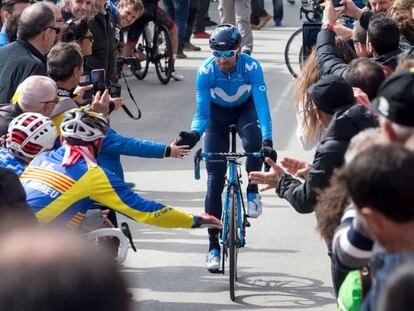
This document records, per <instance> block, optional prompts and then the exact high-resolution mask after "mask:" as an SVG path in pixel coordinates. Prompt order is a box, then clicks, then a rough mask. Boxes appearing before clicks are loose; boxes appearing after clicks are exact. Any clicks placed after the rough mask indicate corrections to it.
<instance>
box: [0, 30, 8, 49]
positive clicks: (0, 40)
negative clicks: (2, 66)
mask: <svg viewBox="0 0 414 311" xmlns="http://www.w3.org/2000/svg"><path fill="white" fill-rule="evenodd" d="M9 43H10V42H9V38H8V37H7V35H6V32H5V31H0V47H2V46H5V45H6V44H9Z"/></svg>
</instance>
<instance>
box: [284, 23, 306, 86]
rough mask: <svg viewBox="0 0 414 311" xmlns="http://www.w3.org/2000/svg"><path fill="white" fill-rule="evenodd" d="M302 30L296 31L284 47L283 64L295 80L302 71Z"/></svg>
mask: <svg viewBox="0 0 414 311" xmlns="http://www.w3.org/2000/svg"><path fill="white" fill-rule="evenodd" d="M302 44H303V40H302V28H300V29H298V30H296V31H295V32H294V33H293V34H292V35H291V36H290V38H289V40H288V42H287V44H286V47H285V63H286V66H287V68H288V70H289V72H290V73H291V74H292V76H293V77H295V78H297V77H298V75H299V73H300V72H301V70H302V63H303V48H302Z"/></svg>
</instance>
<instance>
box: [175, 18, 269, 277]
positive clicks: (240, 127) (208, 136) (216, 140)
mask: <svg viewBox="0 0 414 311" xmlns="http://www.w3.org/2000/svg"><path fill="white" fill-rule="evenodd" d="M210 48H211V49H212V50H213V55H212V56H210V57H209V58H207V59H206V60H205V61H204V63H203V64H202V65H201V67H200V68H199V69H198V72H197V79H196V96H197V110H196V113H195V115H194V117H193V121H192V124H191V130H190V132H180V138H179V139H178V143H177V144H178V145H188V146H189V147H190V148H193V147H194V146H195V145H196V143H197V142H198V141H199V139H200V137H201V136H202V135H203V133H204V146H203V149H204V151H206V152H228V150H229V126H230V125H231V124H235V125H236V126H237V132H238V134H239V136H240V137H241V139H242V145H243V148H244V150H245V151H246V152H258V151H260V150H261V149H262V151H263V152H264V155H265V156H269V157H272V158H273V159H275V158H276V151H275V150H273V142H272V122H271V117H270V111H269V103H268V100H267V95H266V84H265V82H264V78H263V71H262V68H261V66H260V63H259V62H258V61H257V60H255V59H254V58H253V57H251V56H249V55H247V54H241V53H240V51H241V35H240V33H239V31H238V30H237V28H236V27H234V26H233V25H230V24H223V25H220V26H218V27H217V28H216V29H215V30H214V32H213V33H212V35H211V36H210ZM261 165H262V162H261V160H260V159H257V158H248V159H247V161H246V170H247V172H251V171H255V170H260V168H261ZM226 167H227V166H226V161H225V160H219V159H209V160H208V159H207V160H206V168H207V172H208V182H207V194H206V198H205V210H206V212H207V213H211V214H212V215H214V216H215V217H217V218H221V214H222V199H221V194H222V192H223V188H224V182H225V180H224V176H225V174H226ZM247 201H248V209H247V214H248V215H249V216H250V217H253V218H256V217H259V216H260V214H261V213H262V203H261V200H260V196H259V194H258V188H257V185H253V184H250V182H249V184H248V186H247ZM208 232H209V240H210V247H209V254H208V255H207V260H206V267H207V269H208V270H209V271H210V272H215V271H216V270H217V269H219V267H220V245H219V241H218V240H219V237H218V234H219V230H218V229H211V230H210V229H209V231H208Z"/></svg>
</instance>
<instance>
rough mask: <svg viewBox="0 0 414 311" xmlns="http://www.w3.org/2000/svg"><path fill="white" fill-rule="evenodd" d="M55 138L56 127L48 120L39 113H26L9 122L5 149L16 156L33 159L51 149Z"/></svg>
mask: <svg viewBox="0 0 414 311" xmlns="http://www.w3.org/2000/svg"><path fill="white" fill-rule="evenodd" d="M56 138H57V132H56V127H55V125H54V124H53V122H52V120H50V118H48V117H46V116H44V115H42V114H40V113H36V112H26V113H22V114H21V115H19V116H17V117H16V118H14V119H13V120H12V121H11V122H10V125H9V128H8V133H7V139H6V148H7V149H9V150H10V151H12V152H13V153H15V154H17V155H22V156H25V157H28V158H34V157H36V156H37V155H38V154H39V153H41V152H44V151H47V150H50V149H52V147H53V145H54V144H55V141H56Z"/></svg>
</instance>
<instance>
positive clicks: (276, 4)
mask: <svg viewBox="0 0 414 311" xmlns="http://www.w3.org/2000/svg"><path fill="white" fill-rule="evenodd" d="M282 19H283V0H273V20H274V21H275V26H282Z"/></svg>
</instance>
